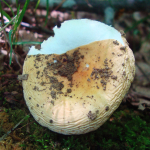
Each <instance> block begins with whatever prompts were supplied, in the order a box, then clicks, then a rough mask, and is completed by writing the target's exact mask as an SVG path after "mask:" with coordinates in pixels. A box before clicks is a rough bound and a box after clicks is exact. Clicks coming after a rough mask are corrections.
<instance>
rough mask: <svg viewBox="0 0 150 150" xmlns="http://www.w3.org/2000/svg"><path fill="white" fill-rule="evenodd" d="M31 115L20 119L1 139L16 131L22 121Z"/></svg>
mask: <svg viewBox="0 0 150 150" xmlns="http://www.w3.org/2000/svg"><path fill="white" fill-rule="evenodd" d="M28 116H29V115H26V116H25V117H24V118H23V119H22V120H20V121H19V122H18V123H17V124H16V125H15V126H14V127H13V128H12V129H11V130H10V131H8V132H7V133H6V134H4V135H3V136H2V137H1V138H0V141H2V140H4V139H5V138H6V137H7V136H8V135H9V134H10V133H11V132H12V131H14V130H15V129H16V128H17V127H18V126H19V125H20V123H22V122H23V121H24V120H25V119H26V118H27V117H28Z"/></svg>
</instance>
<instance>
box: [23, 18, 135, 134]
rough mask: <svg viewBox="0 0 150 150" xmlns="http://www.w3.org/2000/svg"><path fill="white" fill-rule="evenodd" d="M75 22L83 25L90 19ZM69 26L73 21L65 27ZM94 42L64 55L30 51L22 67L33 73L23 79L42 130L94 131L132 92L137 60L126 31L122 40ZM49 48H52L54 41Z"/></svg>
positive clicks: (74, 132)
mask: <svg viewBox="0 0 150 150" xmlns="http://www.w3.org/2000/svg"><path fill="white" fill-rule="evenodd" d="M73 21H75V22H76V21H77V22H78V23H79V24H80V21H81V22H82V24H83V22H84V21H87V19H81V20H73ZM69 22H71V23H72V20H71V21H67V23H66V22H65V23H63V26H65V24H66V25H68V24H69ZM88 22H89V23H90V22H91V23H92V24H93V22H94V23H95V22H96V25H98V26H99V28H102V27H103V26H105V28H106V29H107V28H112V27H109V26H107V25H104V24H102V23H99V22H97V21H92V20H88ZM101 25H102V26H101ZM80 26H81V25H80ZM87 26H88V24H87ZM69 28H71V27H69ZM73 29H74V27H73V26H72V30H73ZM58 30H63V27H62V29H61V27H60V29H58ZM93 30H94V29H93ZM114 30H115V29H114ZM54 31H55V30H54ZM56 32H57V31H56ZM65 32H67V31H66V30H65ZM65 32H64V34H65ZM90 32H91V31H90ZM115 32H117V31H116V30H115ZM108 33H109V32H108ZM108 33H107V34H108ZM118 33H119V32H118ZM61 34H62V33H61ZM85 34H87V33H85ZM94 34H96V33H94ZM110 34H111V33H110ZM119 34H120V33H119ZM57 36H58V35H57ZM60 36H61V35H60ZM70 36H73V35H70ZM81 36H85V35H81ZM86 36H87V35H86ZM88 36H93V35H88ZM99 36H102V35H99ZM93 37H94V36H93ZM74 38H79V39H80V37H79V36H78V37H74ZM82 38H83V37H82ZM52 39H55V36H54V37H53V38H52ZM62 40H63V39H62ZM65 40H66V39H65ZM67 40H69V39H67ZM92 40H93V41H92V42H91V41H90V40H89V41H90V43H87V44H85V45H82V44H81V46H78V47H75V48H74V49H70V50H66V49H67V48H64V51H65V52H64V53H62V54H60V52H59V54H56V53H57V52H56V53H55V54H53V53H50V54H45V52H44V54H42V52H41V51H43V50H42V49H41V51H40V54H39V52H35V54H34V53H33V51H34V50H33V49H34V48H33V47H32V48H31V49H32V52H29V54H28V56H27V57H26V59H25V62H24V66H23V74H28V79H27V80H23V81H22V83H23V91H24V97H25V101H26V104H27V106H28V108H29V110H30V112H31V114H32V115H33V117H34V118H35V120H36V121H37V122H39V124H41V125H42V126H44V127H47V128H49V129H50V130H52V131H55V132H57V133H62V134H66V135H70V134H84V133H87V132H90V131H94V130H96V129H97V128H99V127H100V126H101V125H102V124H103V123H104V122H105V121H106V120H107V119H108V118H109V117H110V115H111V114H112V113H113V112H114V111H115V110H116V109H117V108H118V107H119V105H120V103H121V101H122V99H123V98H124V96H125V94H126V93H127V91H128V90H129V87H130V85H131V82H132V81H133V78H134V74H135V64H134V63H135V60H134V56H133V53H132V50H131V49H130V48H129V46H128V44H127V42H126V39H125V37H124V35H123V33H122V35H121V34H120V39H119V40H118V39H116V38H115V39H111V38H110V39H102V40H95V41H94V39H92ZM49 41H51V40H50V39H49ZM55 42H56V41H55ZM60 43H61V42H60ZM57 44H58V45H59V40H58V43H57ZM67 44H68V43H67ZM52 45H53V44H52ZM75 45H76V44H75ZM44 46H45V45H44ZM47 46H48V47H47V49H51V42H49V45H47ZM45 47H46V46H45ZM67 47H70V46H67ZM61 48H62V47H60V49H61ZM62 49H63V48H62ZM35 51H37V50H35ZM47 53H48V52H47ZM36 54H38V55H36Z"/></svg>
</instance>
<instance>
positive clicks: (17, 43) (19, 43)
mask: <svg viewBox="0 0 150 150" xmlns="http://www.w3.org/2000/svg"><path fill="white" fill-rule="evenodd" d="M41 43H42V42H36V41H27V42H13V43H12V45H25V44H41Z"/></svg>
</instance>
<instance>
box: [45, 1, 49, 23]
mask: <svg viewBox="0 0 150 150" xmlns="http://www.w3.org/2000/svg"><path fill="white" fill-rule="evenodd" d="M48 14H49V2H48V0H46V19H45V25H46V24H47V22H48Z"/></svg>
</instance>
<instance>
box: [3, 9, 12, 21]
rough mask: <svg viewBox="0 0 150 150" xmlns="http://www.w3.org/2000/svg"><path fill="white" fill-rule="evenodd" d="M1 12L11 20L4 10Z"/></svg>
mask: <svg viewBox="0 0 150 150" xmlns="http://www.w3.org/2000/svg"><path fill="white" fill-rule="evenodd" d="M2 13H3V15H4V16H5V17H6V18H7V19H8V20H9V21H10V20H11V17H10V16H9V15H8V14H7V13H6V12H5V11H4V10H2Z"/></svg>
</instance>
